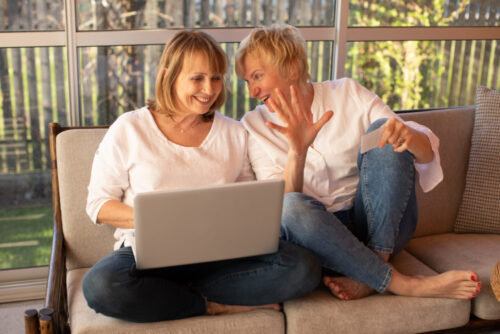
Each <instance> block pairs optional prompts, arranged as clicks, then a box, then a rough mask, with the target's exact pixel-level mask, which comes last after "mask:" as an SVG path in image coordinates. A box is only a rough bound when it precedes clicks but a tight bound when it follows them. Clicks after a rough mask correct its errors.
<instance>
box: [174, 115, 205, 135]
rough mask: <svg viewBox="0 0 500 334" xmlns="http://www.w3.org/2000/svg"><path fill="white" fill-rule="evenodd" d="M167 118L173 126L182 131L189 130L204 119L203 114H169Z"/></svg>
mask: <svg viewBox="0 0 500 334" xmlns="http://www.w3.org/2000/svg"><path fill="white" fill-rule="evenodd" d="M167 120H168V122H169V123H170V124H171V126H172V127H173V128H175V129H177V130H178V131H180V132H181V133H184V132H187V131H189V130H191V129H193V128H195V127H197V126H198V125H200V123H201V121H202V116H201V115H175V116H174V115H171V114H168V115H167Z"/></svg>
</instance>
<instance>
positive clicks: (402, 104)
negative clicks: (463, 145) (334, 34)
mask: <svg viewBox="0 0 500 334" xmlns="http://www.w3.org/2000/svg"><path fill="white" fill-rule="evenodd" d="M499 69H500V40H492V41H406V42H391V41H389V42H356V43H349V44H348V58H347V62H346V76H350V77H352V78H353V79H355V80H357V81H358V82H359V83H361V84H362V85H364V86H365V87H367V88H368V89H370V90H371V91H373V92H375V93H377V94H378V95H379V96H380V97H381V98H382V100H384V102H385V103H386V104H388V105H389V106H390V107H391V108H392V109H394V110H399V109H418V108H431V107H452V106H466V105H474V104H475V103H476V102H475V92H476V88H477V86H478V85H484V86H487V87H489V88H493V89H497V90H498V89H500V70H499Z"/></svg>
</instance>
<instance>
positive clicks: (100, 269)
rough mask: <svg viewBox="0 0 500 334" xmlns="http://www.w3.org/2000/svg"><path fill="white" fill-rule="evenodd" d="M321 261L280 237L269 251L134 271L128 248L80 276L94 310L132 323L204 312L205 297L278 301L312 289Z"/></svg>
mask: <svg viewBox="0 0 500 334" xmlns="http://www.w3.org/2000/svg"><path fill="white" fill-rule="evenodd" d="M320 279H321V265H320V262H319V260H318V259H317V257H316V256H315V255H314V254H313V253H312V252H310V251H308V250H306V249H304V248H302V247H299V246H296V245H294V244H292V243H290V242H287V241H280V246H279V251H278V252H277V253H274V254H268V255H261V256H254V257H248V258H241V259H232V260H224V261H217V262H209V263H199V264H192V265H184V266H176V267H169V268H160V269H152V270H137V269H136V267H135V259H134V255H133V253H132V250H131V248H130V247H122V248H120V249H118V250H116V251H114V252H113V253H111V254H109V255H107V256H106V257H104V258H103V259H101V260H100V261H99V262H97V263H96V264H95V265H94V266H93V267H92V268H91V269H90V270H89V271H88V272H87V274H86V275H85V277H84V279H83V283H82V288H83V294H84V296H85V299H86V300H87V303H88V305H89V306H90V307H91V308H92V309H94V310H95V311H96V312H98V313H102V314H104V315H107V316H111V317H115V318H120V319H124V320H128V321H134V322H151V321H162V320H171V319H180V318H186V317H191V316H197V315H203V314H205V313H206V301H207V300H209V301H213V302H217V303H221V304H228V305H248V306H250V305H263V304H272V303H280V302H283V301H285V300H288V299H292V298H296V297H300V296H302V295H304V294H307V293H309V292H310V291H312V290H313V289H314V288H315V287H316V286H317V285H318V283H319V281H320Z"/></svg>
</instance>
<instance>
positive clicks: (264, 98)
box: [260, 95, 270, 104]
mask: <svg viewBox="0 0 500 334" xmlns="http://www.w3.org/2000/svg"><path fill="white" fill-rule="evenodd" d="M269 97H270V96H269V95H268V96H264V97H263V98H262V99H260V100H261V101H262V102H263V103H264V104H265V103H266V101H267V99H269Z"/></svg>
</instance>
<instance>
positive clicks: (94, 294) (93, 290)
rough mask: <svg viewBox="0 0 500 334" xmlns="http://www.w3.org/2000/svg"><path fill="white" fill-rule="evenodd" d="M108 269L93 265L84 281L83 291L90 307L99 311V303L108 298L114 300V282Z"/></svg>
mask: <svg viewBox="0 0 500 334" xmlns="http://www.w3.org/2000/svg"><path fill="white" fill-rule="evenodd" d="M112 277H113V275H111V274H110V273H109V272H108V271H105V270H102V268H95V266H94V267H92V268H90V270H89V271H88V272H87V273H86V274H85V276H84V277H83V281H82V291H83V295H84V297H85V300H86V301H87V304H88V305H89V307H90V308H92V309H94V310H96V311H99V308H100V307H99V305H101V304H102V303H103V302H104V301H106V300H114V297H115V296H113V291H114V289H113V282H112Z"/></svg>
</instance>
